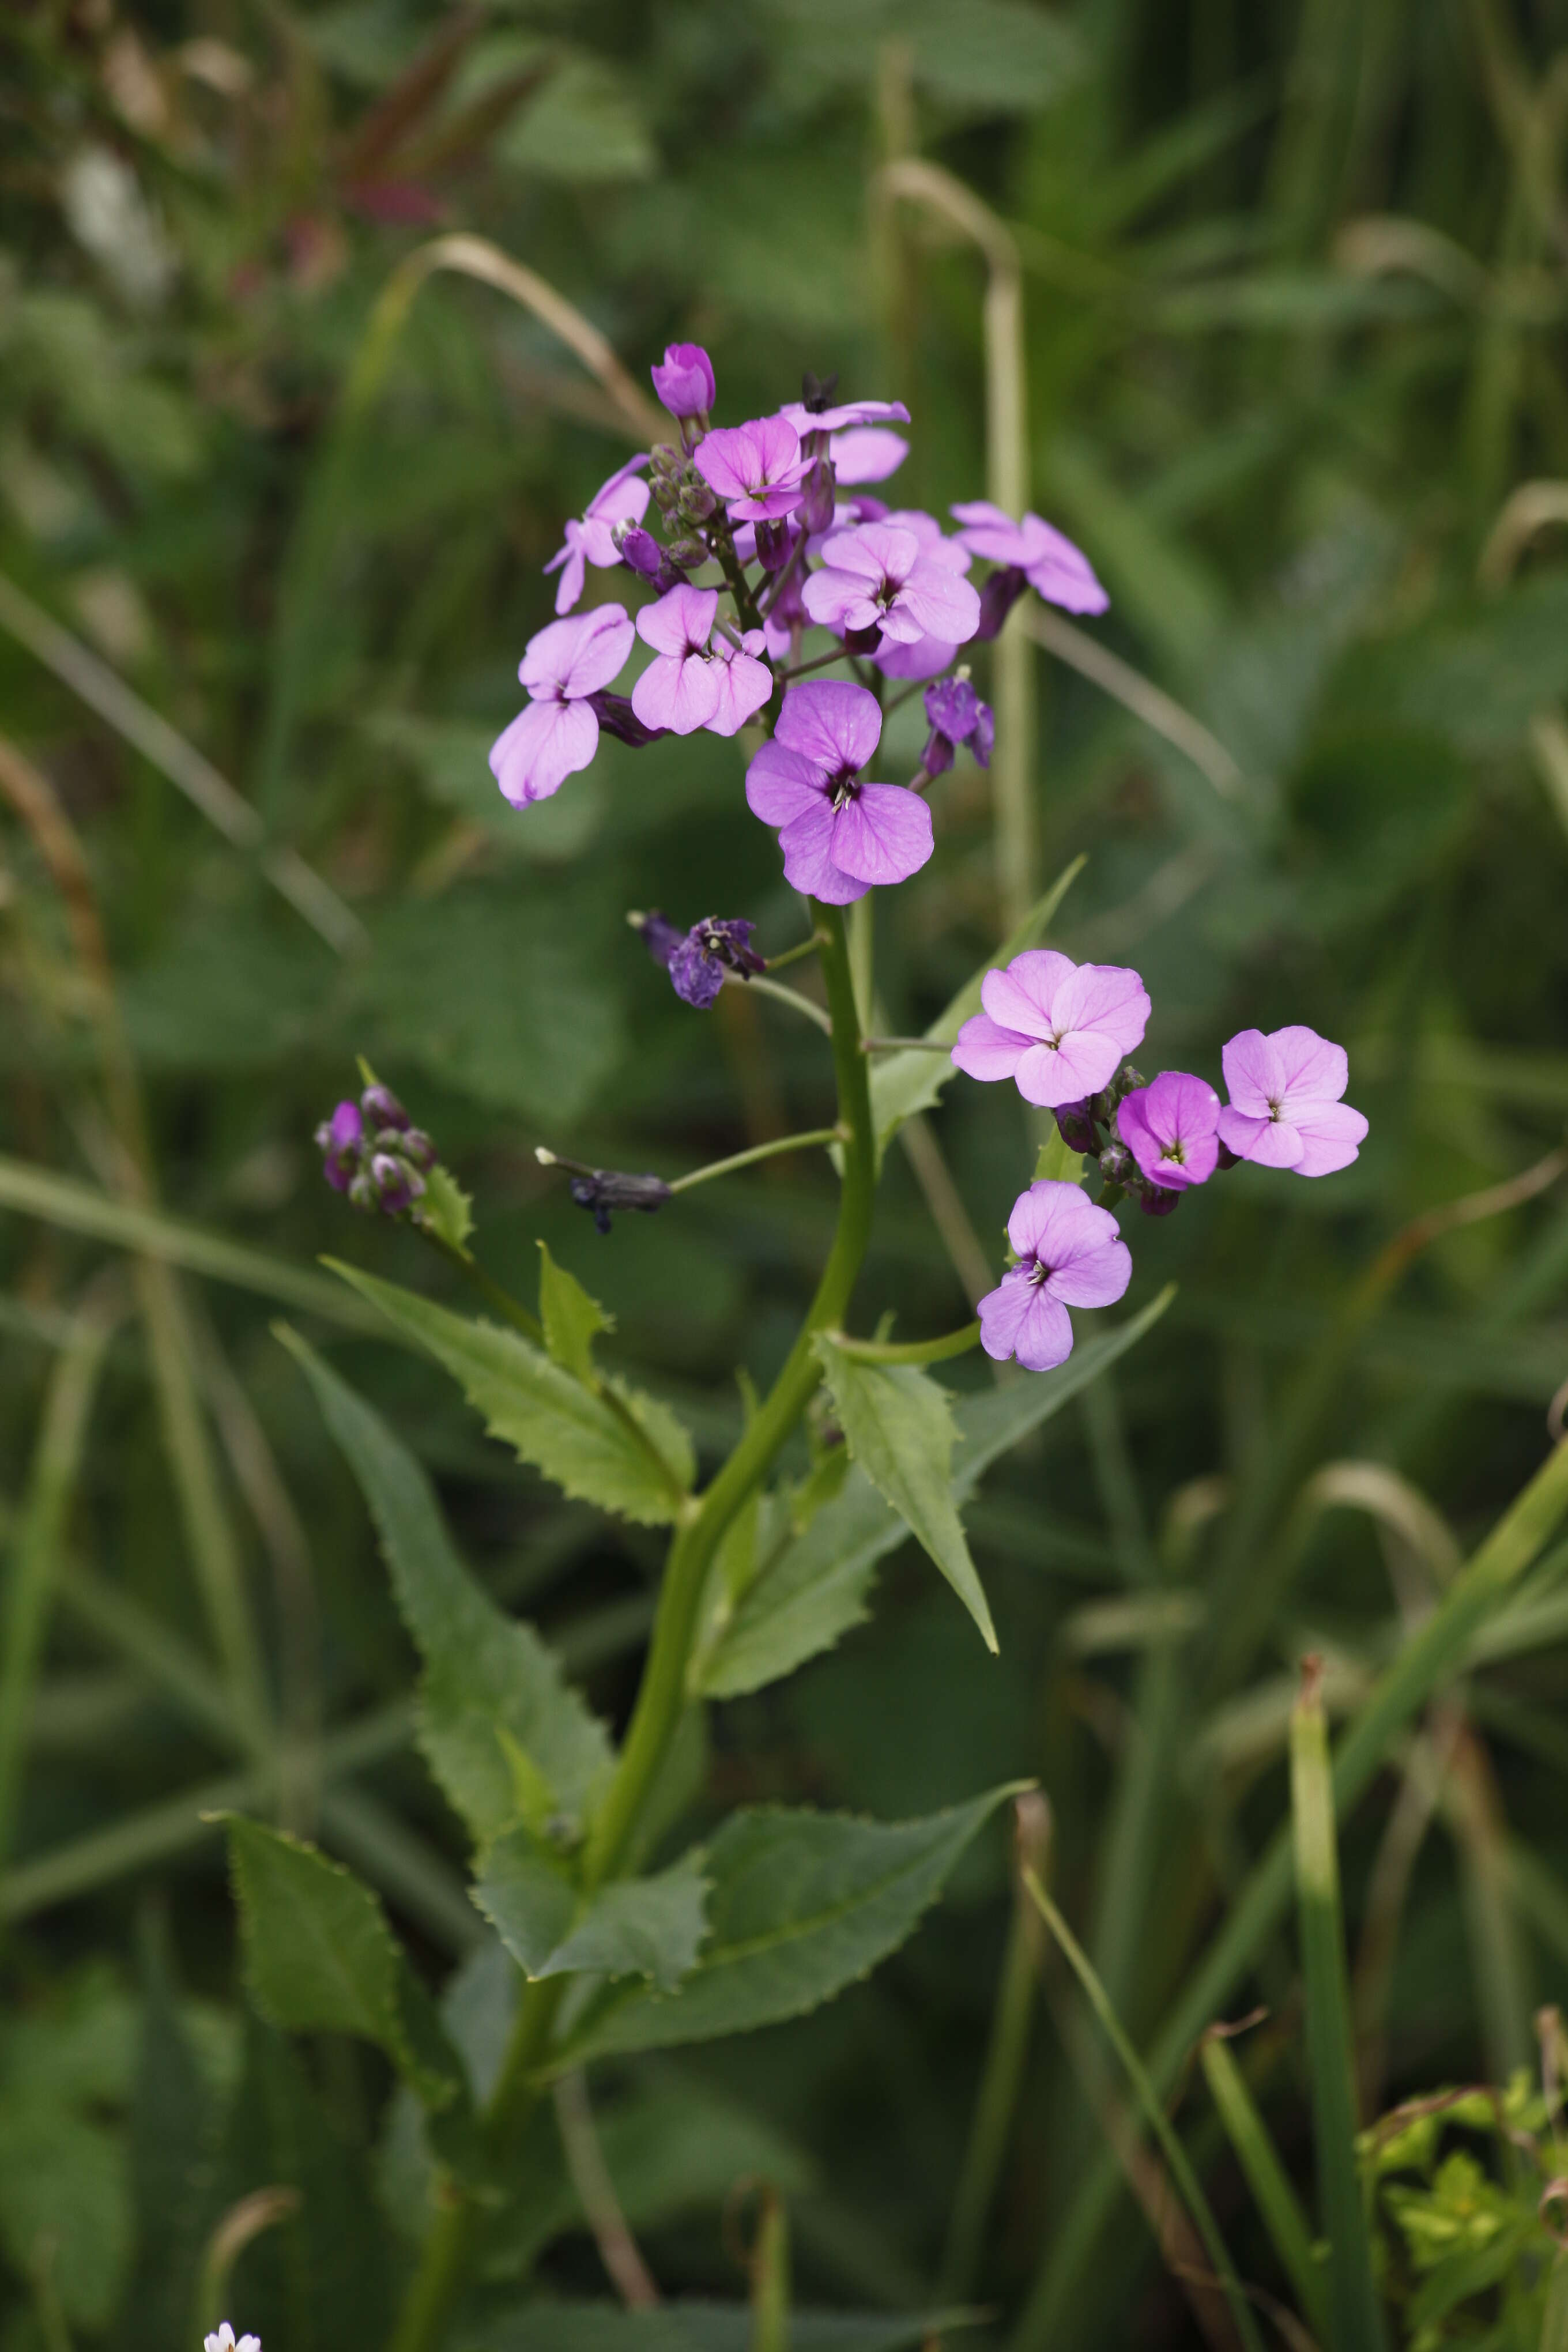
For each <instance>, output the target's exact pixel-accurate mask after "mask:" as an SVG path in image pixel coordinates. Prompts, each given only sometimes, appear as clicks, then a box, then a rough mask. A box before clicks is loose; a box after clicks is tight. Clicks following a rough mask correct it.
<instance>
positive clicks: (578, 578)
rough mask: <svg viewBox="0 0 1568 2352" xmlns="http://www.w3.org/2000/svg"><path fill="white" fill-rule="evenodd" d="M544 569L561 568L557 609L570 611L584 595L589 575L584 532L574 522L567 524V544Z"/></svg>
mask: <svg viewBox="0 0 1568 2352" xmlns="http://www.w3.org/2000/svg"><path fill="white" fill-rule="evenodd" d="M544 569H545V571H546V572H554V571H556V570H557V569H559V570H560V572H561V577H560V579H559V580H558V581H557V582H556V583H555V609H556V611H557V613H570V612H571V611H572V610H573V609H574V606H575V605H576V603H577V600H578V598H579V597H580V596H581V595H582V593H583V583H584V581H585V580H586V578H587V576H588V569H587V562H586V559H585V558H584V553H583V534H582V532H581V530H579V529H578V527H577V525H576V524H575V523H574V522H569V523H568V524H567V526H566V544H565V546H564V547H563V548H560V549H558V550H557V551H556V552H555V554H553V555H552V557H551V559H550V561H549V562H548V563H547V564H546V565H545V567H544Z"/></svg>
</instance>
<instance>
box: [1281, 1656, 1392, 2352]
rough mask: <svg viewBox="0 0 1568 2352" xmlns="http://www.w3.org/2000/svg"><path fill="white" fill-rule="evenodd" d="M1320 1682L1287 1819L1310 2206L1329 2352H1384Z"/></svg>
mask: <svg viewBox="0 0 1568 2352" xmlns="http://www.w3.org/2000/svg"><path fill="white" fill-rule="evenodd" d="M1321 1683H1322V1665H1321V1661H1320V1660H1319V1659H1317V1658H1308V1659H1306V1660H1305V1661H1304V1662H1303V1664H1302V1668H1301V1696H1300V1699H1299V1700H1298V1701H1297V1704H1296V1711H1295V1715H1294V1717H1293V1718H1292V1720H1291V1725H1290V1811H1291V1821H1292V1825H1293V1830H1294V1842H1295V1854H1296V1896H1297V1904H1298V1907H1299V1911H1300V1926H1301V1969H1302V1975H1303V1978H1304V1979H1305V1986H1306V2000H1307V2059H1308V2068H1309V2072H1310V2078H1311V2092H1312V2121H1313V2126H1314V2130H1315V2134H1316V2138H1317V2147H1318V2197H1319V2201H1320V2204H1321V2211H1322V2220H1323V2224H1324V2227H1325V2228H1326V2230H1327V2231H1328V2238H1329V2284H1328V2297H1329V2312H1330V2326H1329V2334H1328V2341H1329V2342H1330V2343H1331V2344H1332V2345H1333V2346H1334V2347H1335V2352H1383V2341H1384V2338H1383V2315H1382V2312H1381V2310H1380V2309H1379V2306H1378V2300H1377V2289H1376V2287H1375V2286H1374V2284H1373V2274H1372V2241H1371V2238H1370V2236H1369V2234H1368V2231H1367V2226H1366V2210H1365V2208H1364V2206H1363V2202H1362V2193H1361V2175H1360V2171H1359V2169H1358V2168H1357V2165H1356V2153H1355V2137H1356V2113H1355V2071H1354V2066H1353V2063H1352V2049H1351V2007H1350V1989H1349V1986H1348V1984H1347V1982H1346V1978H1345V1949H1344V1924H1343V1921H1342V1916H1341V1912H1340V1864H1339V1850H1338V1845H1337V1842H1336V1837H1335V1828H1334V1786H1333V1778H1332V1775H1331V1771H1330V1769H1329V1727H1328V1717H1327V1715H1326V1714H1325V1713H1324V1710H1323V1699H1322V1689H1321Z"/></svg>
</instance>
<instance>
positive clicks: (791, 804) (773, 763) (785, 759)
mask: <svg viewBox="0 0 1568 2352" xmlns="http://www.w3.org/2000/svg"><path fill="white" fill-rule="evenodd" d="M784 709H786V710H787V709H789V698H788V697H787V696H786V697H785V699H784ZM746 805H747V807H748V808H749V809H750V810H751V812H752V815H753V816H760V817H761V818H762V820H763V824H792V823H793V822H794V820H795V818H796V817H801V816H805V815H807V814H809V813H810V811H811V810H813V809H815V808H826V805H827V799H826V793H825V792H824V790H823V782H822V770H821V769H820V768H819V767H818V765H817V764H816V761H815V760H810V759H807V758H806V757H805V755H804V754H803V753H802V752H799V751H790V750H789V748H788V747H787V745H785V744H783V743H781V742H780V741H779V740H778V739H777V737H776V736H775V738H774V739H773V741H772V742H771V743H764V744H763V747H762V749H761V751H759V752H758V753H757V755H756V757H755V759H754V760H753V761H752V764H751V766H750V767H749V768H748V769H747V770H746Z"/></svg>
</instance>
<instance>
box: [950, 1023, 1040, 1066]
mask: <svg viewBox="0 0 1568 2352" xmlns="http://www.w3.org/2000/svg"><path fill="white" fill-rule="evenodd" d="M1033 1042H1034V1041H1033V1039H1032V1038H1029V1037H1023V1036H1020V1035H1019V1034H1018V1032H1017V1030H1016V1029H1004V1028H1003V1027H1002V1025H1001V1024H1000V1023H999V1022H995V1021H993V1020H992V1018H991V1016H990V1014H989V1013H975V1014H974V1016H973V1019H972V1020H969V1021H966V1022H965V1023H964V1024H963V1028H962V1029H961V1030H960V1031H959V1033H958V1035H957V1037H956V1039H955V1040H954V1042H953V1048H952V1062H953V1066H954V1067H955V1068H956V1069H960V1070H962V1071H963V1073H964V1075H965V1076H967V1077H971V1078H983V1079H986V1080H993V1079H996V1078H1010V1077H1012V1076H1014V1074H1015V1072H1016V1069H1017V1067H1018V1064H1019V1061H1020V1060H1021V1059H1022V1057H1023V1055H1026V1053H1027V1052H1028V1050H1029V1047H1030V1045H1032V1044H1033Z"/></svg>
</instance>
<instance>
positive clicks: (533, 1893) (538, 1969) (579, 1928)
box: [474, 1830, 708, 1991]
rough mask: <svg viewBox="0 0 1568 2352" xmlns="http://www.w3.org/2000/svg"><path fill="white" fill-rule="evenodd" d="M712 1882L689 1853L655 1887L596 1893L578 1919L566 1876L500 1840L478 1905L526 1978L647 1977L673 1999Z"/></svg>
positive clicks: (529, 1845) (692, 1953)
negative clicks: (573, 1976) (574, 1975)
mask: <svg viewBox="0 0 1568 2352" xmlns="http://www.w3.org/2000/svg"><path fill="white" fill-rule="evenodd" d="M707 1892H708V1881H707V1878H706V1876H705V1875H704V1871H703V1857H702V1855H701V1853H698V1852H693V1853H689V1854H684V1855H682V1857H681V1859H680V1860H679V1862H678V1863H675V1864H672V1865H671V1867H670V1868H669V1869H668V1870H662V1871H660V1872H658V1874H657V1875H656V1876H654V1877H651V1878H628V1879H622V1880H619V1881H617V1882H616V1884H615V1885H610V1886H605V1887H601V1888H600V1889H599V1891H598V1893H597V1894H596V1895H594V1896H593V1897H592V1898H591V1900H590V1901H589V1902H588V1903H587V1905H586V1906H584V1908H583V1909H582V1910H581V1912H579V1910H578V1906H577V1895H576V1890H575V1888H574V1885H573V1884H572V1880H571V1878H570V1876H569V1874H567V1872H566V1871H565V1870H564V1869H563V1868H562V1867H560V1866H559V1865H556V1864H552V1862H551V1861H550V1859H549V1858H548V1857H547V1856H545V1855H543V1854H542V1853H540V1851H539V1849H538V1847H537V1845H535V1844H534V1843H533V1842H532V1841H531V1839H529V1838H528V1836H527V1835H526V1834H525V1833H524V1832H521V1831H519V1830H512V1831H509V1832H508V1833H507V1835H506V1836H505V1837H502V1838H498V1839H497V1841H496V1843H495V1844H494V1845H493V1846H492V1847H491V1849H490V1852H489V1855H488V1856H487V1858H486V1862H485V1867H484V1872H483V1874H482V1875H481V1877H480V1879H479V1884H478V1885H477V1886H476V1887H475V1889H474V1899H475V1901H476V1902H477V1903H478V1904H479V1908H480V1910H481V1911H483V1913H484V1914H485V1916H486V1917H487V1918H488V1919H489V1921H490V1923H491V1925H492V1926H493V1927H494V1928H495V1930H496V1933H497V1934H498V1935H499V1936H500V1939H501V1941H502V1942H503V1943H504V1944H505V1946H506V1948H507V1949H508V1951H510V1953H511V1955H512V1958H514V1959H515V1960H516V1961H517V1962H518V1964H519V1966H520V1967H521V1969H523V1971H524V1973H525V1974H526V1975H528V1976H530V1977H556V1976H568V1975H572V1974H574V1973H577V1972H580V1973H582V1974H584V1975H594V1976H605V1977H627V1976H642V1977H647V1978H648V1979H650V1981H651V1982H652V1983H654V1984H655V1985H657V1986H658V1987H659V1989H660V1990H664V1991H673V1990H674V1989H675V1987H676V1986H677V1985H678V1984H679V1982H680V1980H681V1979H682V1978H683V1977H684V1976H685V1975H686V1974H687V1973H688V1971H689V1969H690V1968H691V1965H692V1963H693V1961H694V1960H695V1959H696V1958H697V1952H698V1948H699V1946H700V1943H701V1941H702V1936H703V1928H704V1922H703V1904H704V1901H705V1898H706V1896H707Z"/></svg>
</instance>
